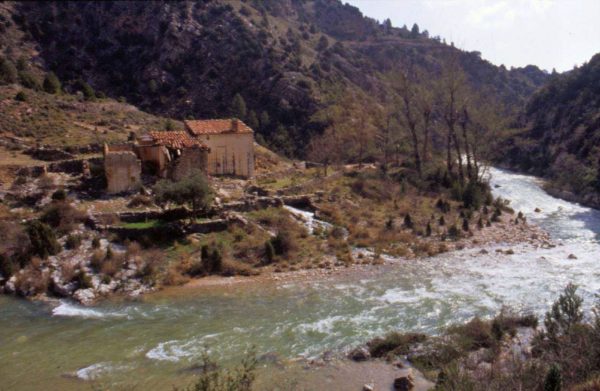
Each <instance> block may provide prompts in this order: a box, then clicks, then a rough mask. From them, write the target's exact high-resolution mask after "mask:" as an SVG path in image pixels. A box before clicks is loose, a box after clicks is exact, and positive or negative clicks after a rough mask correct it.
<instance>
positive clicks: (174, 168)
mask: <svg viewBox="0 0 600 391" xmlns="http://www.w3.org/2000/svg"><path fill="white" fill-rule="evenodd" d="M207 163H208V152H207V151H206V150H204V149H202V148H186V149H184V150H182V152H181V155H180V156H179V157H176V158H175V159H174V160H173V162H171V164H170V166H169V173H168V176H169V177H170V178H171V179H173V180H176V181H178V180H180V179H182V178H184V177H186V176H187V175H189V174H191V173H192V172H193V171H194V170H200V171H202V172H204V173H206V166H207Z"/></svg>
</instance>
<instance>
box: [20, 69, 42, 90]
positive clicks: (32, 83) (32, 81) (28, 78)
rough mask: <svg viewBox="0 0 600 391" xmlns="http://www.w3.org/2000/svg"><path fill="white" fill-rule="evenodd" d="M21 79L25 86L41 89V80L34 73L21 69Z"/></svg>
mask: <svg viewBox="0 0 600 391" xmlns="http://www.w3.org/2000/svg"><path fill="white" fill-rule="evenodd" d="M19 81H20V83H21V85H22V86H23V87H25V88H30V89H32V90H39V89H40V82H39V81H38V79H37V78H36V77H35V76H34V75H33V73H31V72H29V71H20V72H19Z"/></svg>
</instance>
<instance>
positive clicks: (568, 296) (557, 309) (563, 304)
mask: <svg viewBox="0 0 600 391" xmlns="http://www.w3.org/2000/svg"><path fill="white" fill-rule="evenodd" d="M582 304H583V298H582V297H581V296H579V295H578V294H577V285H574V284H572V283H569V284H568V285H567V287H566V288H565V289H564V291H563V293H562V294H561V295H560V296H559V297H558V300H557V301H555V302H554V304H552V309H551V310H550V311H549V312H547V313H546V316H545V318H544V326H546V332H547V334H548V337H549V338H550V339H551V340H555V339H556V338H557V337H558V336H560V335H562V334H567V333H569V332H570V331H571V329H572V328H573V326H575V325H577V324H580V323H581V321H582V320H583V310H582V308H581V305H582Z"/></svg>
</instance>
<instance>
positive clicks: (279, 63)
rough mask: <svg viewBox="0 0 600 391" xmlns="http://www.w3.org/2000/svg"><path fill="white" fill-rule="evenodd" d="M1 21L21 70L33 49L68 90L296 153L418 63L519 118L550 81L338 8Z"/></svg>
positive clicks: (9, 53) (34, 8) (206, 5)
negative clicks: (250, 133) (229, 119)
mask: <svg viewBox="0 0 600 391" xmlns="http://www.w3.org/2000/svg"><path fill="white" fill-rule="evenodd" d="M0 15H3V17H2V20H1V21H0V24H1V25H2V29H3V31H4V35H3V38H2V39H0V44H1V45H2V47H1V51H0V53H2V54H3V55H4V56H6V57H9V58H12V59H13V60H14V61H17V59H18V56H19V55H20V54H21V53H20V51H22V49H21V48H25V49H23V50H25V51H26V53H25V54H27V55H30V56H31V61H32V62H33V63H34V64H37V65H38V66H39V67H41V68H42V69H44V70H45V71H53V72H55V73H56V74H57V75H58V77H59V78H60V80H61V81H63V85H64V87H65V89H66V90H67V91H74V90H76V89H77V88H78V86H80V85H81V84H82V83H86V84H89V85H90V86H91V87H92V88H94V89H95V90H96V91H101V92H102V93H103V94H106V95H107V96H110V97H113V98H118V97H124V98H126V99H127V101H128V102H131V103H133V104H135V105H137V106H138V107H140V108H142V109H144V110H147V111H150V112H153V113H157V114H161V115H167V116H173V117H176V118H186V117H196V118H202V117H217V116H225V115H237V116H239V117H242V118H243V119H244V120H245V121H246V122H248V123H249V124H250V125H251V126H252V127H254V128H256V129H258V130H259V133H260V134H261V135H262V136H264V137H265V138H266V139H267V140H268V141H269V143H271V144H272V145H274V144H275V146H279V147H282V146H287V152H288V153H290V154H301V153H302V151H303V148H304V146H305V145H306V143H307V141H308V139H309V138H310V135H311V134H313V133H315V132H318V131H320V130H321V129H322V128H323V127H324V124H323V123H320V122H319V121H317V120H314V116H313V115H314V114H315V112H317V111H318V110H319V109H321V108H322V107H323V106H324V105H326V104H327V102H326V99H325V98H324V97H326V96H328V94H329V92H330V91H331V90H335V89H339V88H343V89H353V90H357V91H361V92H366V93H367V94H368V95H370V96H374V97H375V98H376V99H383V98H378V96H379V92H380V91H382V90H383V89H382V88H381V87H382V86H385V83H386V81H385V78H384V77H383V76H382V75H383V74H384V73H386V72H389V71H392V70H395V69H399V68H402V67H405V66H406V64H418V66H419V67H421V68H422V69H423V70H424V71H425V72H428V73H429V74H431V75H432V76H434V77H435V75H436V74H437V73H439V71H440V69H441V67H442V66H443V63H444V61H445V60H446V59H447V58H448V57H449V56H454V57H455V58H458V60H459V62H460V64H461V65H462V67H463V68H464V70H465V72H466V73H467V76H468V79H469V81H470V82H471V84H472V85H473V86H474V87H475V88H477V89H479V90H480V91H482V92H486V93H488V94H492V95H493V96H494V98H497V100H499V101H501V102H503V103H504V105H505V107H507V109H508V110H510V109H511V108H514V107H518V106H519V105H521V104H522V103H523V102H524V100H525V99H526V98H527V97H528V96H529V95H530V94H531V93H532V92H533V91H534V90H536V89H537V88H538V87H539V86H540V84H541V83H542V82H543V81H544V80H545V79H546V75H545V73H544V72H542V71H540V70H539V69H538V68H536V67H526V68H520V69H512V70H507V69H505V68H504V67H497V66H494V65H492V64H491V63H489V62H487V61H484V60H482V59H481V58H480V55H479V53H477V52H463V51H460V50H458V49H456V48H454V47H453V46H452V45H448V44H446V43H445V42H444V41H443V40H442V39H440V38H439V37H435V38H431V37H429V35H428V33H427V32H426V31H422V32H421V31H419V29H418V28H416V29H415V28H413V29H411V30H409V29H407V28H406V27H402V28H397V27H392V26H391V23H389V21H387V22H384V23H379V22H377V21H375V20H372V19H369V18H366V17H364V16H363V15H362V14H361V13H360V11H359V10H358V9H357V8H355V7H352V6H349V5H343V4H342V3H341V2H340V1H338V0H306V1H295V0H264V1H263V0H260V1H259V0H245V1H235V0H214V1H199V2H192V1H183V2H81V1H78V2H62V1H61V2H22V3H11V2H7V3H3V4H2V5H1V6H0ZM407 22H410V21H407ZM236 94H239V96H238V97H237V98H236V99H235V102H236V103H235V104H234V105H232V102H233V101H234V97H235V96H236ZM240 97H241V99H240ZM279 149H283V148H279Z"/></svg>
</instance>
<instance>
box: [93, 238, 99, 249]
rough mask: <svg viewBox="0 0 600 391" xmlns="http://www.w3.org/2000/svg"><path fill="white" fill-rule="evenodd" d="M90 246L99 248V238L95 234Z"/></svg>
mask: <svg viewBox="0 0 600 391" xmlns="http://www.w3.org/2000/svg"><path fill="white" fill-rule="evenodd" d="M92 248H100V238H99V237H97V236H94V239H92Z"/></svg>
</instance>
